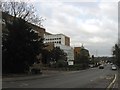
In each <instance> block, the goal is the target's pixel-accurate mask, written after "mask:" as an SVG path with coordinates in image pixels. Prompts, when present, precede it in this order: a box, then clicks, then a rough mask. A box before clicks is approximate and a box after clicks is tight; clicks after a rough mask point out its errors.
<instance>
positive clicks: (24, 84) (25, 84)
mask: <svg viewBox="0 0 120 90" xmlns="http://www.w3.org/2000/svg"><path fill="white" fill-rule="evenodd" d="M19 86H20V87H23V86H28V84H27V83H22V84H21V85H19Z"/></svg>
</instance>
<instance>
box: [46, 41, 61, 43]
mask: <svg viewBox="0 0 120 90" xmlns="http://www.w3.org/2000/svg"><path fill="white" fill-rule="evenodd" d="M46 43H50V42H46ZM51 43H59V44H61V41H57V42H51Z"/></svg>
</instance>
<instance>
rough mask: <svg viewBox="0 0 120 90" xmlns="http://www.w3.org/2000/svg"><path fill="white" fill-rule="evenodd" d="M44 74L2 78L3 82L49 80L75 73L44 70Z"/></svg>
mask: <svg viewBox="0 0 120 90" xmlns="http://www.w3.org/2000/svg"><path fill="white" fill-rule="evenodd" d="M74 72H75V71H74ZM42 73H43V74H36V75H14V76H8V77H7V76H6V77H3V78H2V81H4V82H11V81H24V80H32V79H40V78H47V77H50V76H54V75H60V74H65V73H73V71H51V70H50V71H49V70H44V71H42Z"/></svg>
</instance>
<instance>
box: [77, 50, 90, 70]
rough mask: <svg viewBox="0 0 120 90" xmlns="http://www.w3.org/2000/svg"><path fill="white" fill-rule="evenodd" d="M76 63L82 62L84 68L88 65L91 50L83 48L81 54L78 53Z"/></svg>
mask: <svg viewBox="0 0 120 90" xmlns="http://www.w3.org/2000/svg"><path fill="white" fill-rule="evenodd" d="M75 61H76V62H75V64H81V65H82V67H83V68H86V67H88V64H89V51H88V50H87V49H85V48H81V51H80V54H79V55H77V58H76V60H75Z"/></svg>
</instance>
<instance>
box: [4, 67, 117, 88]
mask: <svg viewBox="0 0 120 90" xmlns="http://www.w3.org/2000/svg"><path fill="white" fill-rule="evenodd" d="M48 73H49V74H48ZM116 73H117V71H112V70H111V69H110V66H109V65H108V66H106V67H105V69H98V68H91V69H87V70H80V71H70V72H69V71H67V72H65V71H44V74H42V75H36V76H29V77H28V76H27V77H17V79H13V78H12V79H9V80H8V78H7V79H6V78H4V79H3V88H107V86H108V85H109V84H110V83H111V82H112V80H113V78H114V75H115V74H116Z"/></svg>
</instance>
